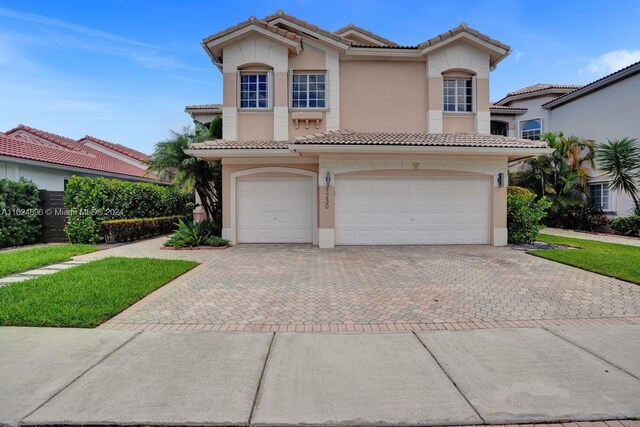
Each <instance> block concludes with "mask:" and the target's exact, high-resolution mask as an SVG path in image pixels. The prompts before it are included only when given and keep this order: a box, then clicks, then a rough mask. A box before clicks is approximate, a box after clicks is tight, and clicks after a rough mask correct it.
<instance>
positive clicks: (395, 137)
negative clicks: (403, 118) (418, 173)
mask: <svg viewBox="0 0 640 427" xmlns="http://www.w3.org/2000/svg"><path fill="white" fill-rule="evenodd" d="M295 144H341V145H399V146H442V147H493V148H544V147H546V144H545V143H543V142H539V141H531V140H528V139H520V138H510V137H506V136H497V135H482V134H476V133H369V132H351V131H334V132H324V133H320V134H315V135H307V136H301V137H298V138H296V139H295V141H294V145H295Z"/></svg>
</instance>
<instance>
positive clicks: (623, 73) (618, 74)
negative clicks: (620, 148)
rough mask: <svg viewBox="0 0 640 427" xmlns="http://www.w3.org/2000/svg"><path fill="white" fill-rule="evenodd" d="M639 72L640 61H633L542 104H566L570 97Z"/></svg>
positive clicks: (581, 94)
mask: <svg viewBox="0 0 640 427" xmlns="http://www.w3.org/2000/svg"><path fill="white" fill-rule="evenodd" d="M638 72H640V61H638V62H636V63H633V64H631V65H628V66H626V67H624V68H621V69H620V70H618V71H615V72H613V73H611V74H608V75H606V76H604V77H601V78H599V79H598V80H595V81H592V82H591V83H589V84H587V85H585V86H578V88H577V89H576V90H574V91H571V92H567V93H565V94H563V95H560V96H559V97H557V98H556V99H552V100H551V101H549V102H546V103H544V104H542V106H543V107H548V106H551V105H553V106H557V105H561V104H565V103H566V102H568V101H569V100H568V98H571V99H576V98H579V97H582V96H584V95H587V94H589V93H592V92H595V91H596V90H598V89H601V88H602V87H604V86H606V85H609V84H613V83H615V82H616V81H618V80H621V79H624V78H626V77H629V76H630V75H634V74H636V73H638Z"/></svg>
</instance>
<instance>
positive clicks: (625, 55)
mask: <svg viewBox="0 0 640 427" xmlns="http://www.w3.org/2000/svg"><path fill="white" fill-rule="evenodd" d="M638 61H640V50H624V49H620V50H613V51H611V52H607V53H605V54H603V55H600V56H599V57H597V58H596V59H592V60H591V61H590V62H589V64H587V66H586V67H585V68H584V71H586V72H587V73H590V74H597V75H605V74H611V73H613V72H615V71H618V70H620V69H621V68H624V67H626V66H628V65H631V64H633V63H635V62H638Z"/></svg>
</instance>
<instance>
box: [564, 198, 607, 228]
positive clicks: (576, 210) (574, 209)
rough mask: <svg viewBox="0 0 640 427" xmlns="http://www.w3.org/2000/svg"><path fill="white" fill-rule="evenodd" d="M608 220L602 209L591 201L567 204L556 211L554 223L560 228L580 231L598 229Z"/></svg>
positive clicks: (605, 224) (604, 225)
mask: <svg viewBox="0 0 640 427" xmlns="http://www.w3.org/2000/svg"><path fill="white" fill-rule="evenodd" d="M608 223H609V220H608V219H607V217H606V216H605V214H603V213H602V209H601V208H600V207H599V206H596V205H594V204H592V203H585V204H584V205H582V206H569V207H566V208H564V209H562V210H561V211H560V212H558V215H557V216H556V220H555V223H554V225H556V226H558V227H560V228H568V229H571V230H582V231H598V230H602V229H603V228H604V227H606V226H607V224H608Z"/></svg>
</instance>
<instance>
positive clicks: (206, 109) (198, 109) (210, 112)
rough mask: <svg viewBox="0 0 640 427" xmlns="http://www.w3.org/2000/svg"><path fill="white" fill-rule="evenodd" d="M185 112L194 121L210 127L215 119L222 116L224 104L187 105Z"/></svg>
mask: <svg viewBox="0 0 640 427" xmlns="http://www.w3.org/2000/svg"><path fill="white" fill-rule="evenodd" d="M184 111H185V113H189V115H190V116H191V119H192V120H194V121H198V122H200V123H202V124H203V125H208V124H209V123H211V122H212V121H213V119H214V118H216V117H218V116H222V104H204V105H187V106H186V107H185V108H184Z"/></svg>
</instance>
